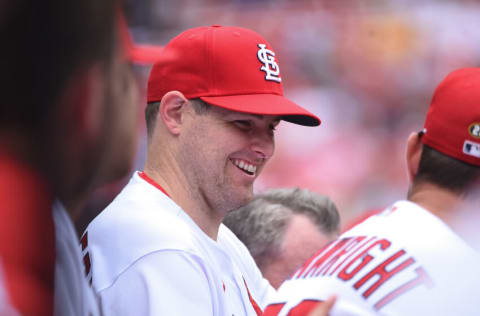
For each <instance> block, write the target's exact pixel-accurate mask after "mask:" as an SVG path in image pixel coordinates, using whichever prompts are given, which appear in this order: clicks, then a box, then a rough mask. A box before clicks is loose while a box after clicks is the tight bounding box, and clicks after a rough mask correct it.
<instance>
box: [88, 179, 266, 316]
mask: <svg viewBox="0 0 480 316" xmlns="http://www.w3.org/2000/svg"><path fill="white" fill-rule="evenodd" d="M82 242H83V244H84V246H86V245H87V244H88V247H86V249H85V256H86V257H88V260H85V262H87V265H88V264H89V263H88V262H89V261H90V262H91V278H92V283H93V287H94V289H95V291H96V292H97V293H98V295H99V296H100V299H101V303H102V304H101V306H102V307H101V308H102V312H103V314H104V315H105V316H109V315H112V316H113V315H119V316H121V315H188V316H191V315H198V316H202V315H204V316H212V315H213V316H227V315H228V316H231V315H235V316H242V315H260V314H261V310H263V308H264V306H265V303H266V301H267V299H268V297H269V296H270V295H271V294H272V291H273V292H274V290H273V288H272V287H271V286H270V285H269V283H268V281H266V280H265V279H264V278H263V277H262V275H261V273H260V271H259V269H258V268H257V266H256V265H255V262H254V260H253V258H252V257H251V255H250V253H249V252H248V250H247V249H246V247H245V246H244V245H243V244H242V243H241V242H240V241H239V240H238V239H237V238H236V237H235V235H234V234H233V233H232V232H231V231H230V230H229V229H228V228H227V227H226V226H224V225H221V226H220V229H219V233H218V238H217V240H216V241H214V240H212V239H211V238H209V237H208V236H207V235H206V234H205V233H204V232H203V231H202V230H201V229H200V228H199V227H198V226H197V225H196V224H195V222H194V221H193V220H192V219H191V218H190V217H189V216H188V215H187V214H186V213H185V212H184V211H183V210H182V209H181V208H180V207H179V206H178V205H177V204H175V202H174V201H173V200H171V199H170V198H169V197H168V196H167V195H165V194H164V193H163V192H162V191H161V190H160V189H159V188H157V187H155V186H154V185H152V183H149V182H147V181H146V180H145V179H144V178H142V177H141V176H140V174H139V173H137V172H136V173H135V174H134V175H133V177H132V179H131V180H130V182H129V183H128V185H127V186H126V187H125V188H124V189H123V190H122V192H121V193H120V194H119V195H118V196H117V197H116V198H115V200H114V201H113V202H112V203H111V204H110V205H109V206H108V207H107V208H106V209H105V210H104V211H103V212H102V213H100V215H98V216H97V217H96V218H95V219H94V220H93V222H92V223H90V225H89V226H88V227H87V230H86V232H85V234H84V236H83V238H82Z"/></svg>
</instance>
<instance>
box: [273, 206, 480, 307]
mask: <svg viewBox="0 0 480 316" xmlns="http://www.w3.org/2000/svg"><path fill="white" fill-rule="evenodd" d="M478 267H480V255H479V253H478V252H477V251H476V250H474V249H473V248H471V247H470V246H469V245H467V244H466V243H465V242H464V241H463V240H462V239H461V238H460V237H459V236H457V235H456V234H455V233H454V232H453V231H452V230H451V229H450V228H449V227H448V226H447V225H446V224H445V223H443V222H442V221H441V220H440V219H438V218H437V217H435V216H434V215H433V214H431V213H430V212H428V211H427V210H425V209H423V208H422V207H420V206H419V205H417V204H415V203H412V202H409V201H399V202H397V203H395V204H394V205H393V206H392V207H390V208H388V209H387V210H385V211H384V212H382V213H380V214H378V215H374V216H372V217H370V218H368V219H366V220H365V221H364V222H362V223H360V224H359V225H357V226H355V227H353V228H352V229H351V230H349V231H348V232H346V233H344V234H342V236H340V238H339V239H337V240H336V241H334V242H332V243H331V244H329V245H328V246H326V247H325V248H324V249H322V250H321V251H319V252H318V253H317V254H316V255H315V256H314V257H313V258H311V259H309V260H308V261H307V263H306V264H305V265H304V267H302V268H301V269H299V270H298V271H297V272H296V273H295V274H294V275H293V277H292V278H291V279H289V280H287V281H285V282H284V283H283V284H282V286H281V287H280V289H279V292H278V297H277V298H276V299H275V300H273V301H271V302H270V305H269V306H268V307H267V309H266V311H265V316H274V315H279V316H281V315H306V312H307V311H308V310H310V308H311V307H312V306H313V305H314V304H315V303H316V302H318V301H321V300H326V299H327V298H328V297H329V296H330V295H332V294H336V295H337V296H338V300H337V303H336V304H335V305H334V307H333V309H332V311H331V312H330V315H331V316H340V315H341V316H345V315H436V316H438V315H479V314H480V294H479V292H478V284H480V283H479V281H480V272H479V270H478Z"/></svg>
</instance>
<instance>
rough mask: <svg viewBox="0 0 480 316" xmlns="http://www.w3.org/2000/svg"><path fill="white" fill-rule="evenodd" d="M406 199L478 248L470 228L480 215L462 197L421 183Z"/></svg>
mask: <svg viewBox="0 0 480 316" xmlns="http://www.w3.org/2000/svg"><path fill="white" fill-rule="evenodd" d="M408 199H409V200H410V201H412V202H414V203H416V204H418V205H420V206H422V207H423V208H425V209H427V210H428V211H429V212H430V213H432V214H433V215H435V216H436V217H438V218H440V219H441V220H442V221H443V222H444V223H445V224H446V225H447V226H449V227H450V229H452V230H453V231H454V232H455V233H456V234H457V235H459V236H460V237H461V238H462V239H463V240H465V241H466V242H467V243H469V244H470V245H472V246H475V247H477V246H479V245H478V240H473V239H472V236H471V235H472V234H471V233H472V232H471V229H470V227H471V226H472V224H474V223H478V220H479V219H480V214H478V212H477V209H472V205H470V204H468V201H466V200H464V199H463V197H462V196H460V195H458V194H456V193H454V192H452V191H449V190H445V189H442V188H439V187H438V186H436V185H433V184H429V183H423V184H420V185H417V187H416V188H415V189H414V190H413V192H412V193H411V194H410V195H409V197H408ZM477 206H478V203H477ZM475 234H476V225H475ZM476 239H478V238H476Z"/></svg>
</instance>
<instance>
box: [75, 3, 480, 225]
mask: <svg viewBox="0 0 480 316" xmlns="http://www.w3.org/2000/svg"><path fill="white" fill-rule="evenodd" d="M125 11H126V15H127V20H128V24H129V27H130V31H131V32H132V35H133V37H134V40H135V41H136V42H137V43H142V44H155V45H165V44H166V43H167V42H168V41H169V40H170V39H171V38H172V37H174V36H175V35H176V34H178V33H180V32H182V31H184V30H185V29H187V28H190V27H195V26H202V25H212V24H220V25H235V26H242V27H247V28H250V29H253V30H255V31H257V32H258V33H260V34H262V35H263V36H264V37H265V38H266V39H267V40H268V41H269V42H270V43H271V45H272V46H273V48H274V49H275V52H276V54H277V56H278V57H279V61H280V67H281V73H282V80H283V82H284V87H285V95H286V96H287V97H288V98H290V99H291V100H293V101H295V102H297V103H298V104H300V105H302V106H304V107H306V108H307V109H309V110H310V111H311V112H313V113H314V114H316V115H317V116H318V117H320V119H321V120H322V125H321V127H320V128H312V129H307V130H306V129H305V128H304V127H301V126H296V125H294V124H289V123H285V122H284V123H282V124H280V125H279V126H278V128H277V131H276V153H275V156H274V157H273V159H272V160H271V161H270V164H269V165H267V168H266V169H265V170H264V171H263V174H262V175H261V176H260V178H259V179H258V181H257V183H256V191H257V192H262V191H264V190H265V189H267V188H276V187H295V186H298V187H302V188H308V189H310V190H311V191H315V192H319V193H322V194H326V195H328V196H330V197H331V198H332V200H333V201H334V202H335V203H336V204H337V206H338V209H339V212H340V214H341V218H342V224H343V225H347V224H348V223H349V221H350V220H352V219H353V218H355V217H358V216H361V214H362V213H364V212H366V211H370V210H375V209H380V208H384V207H386V206H388V203H390V202H391V201H395V200H398V199H402V198H404V197H405V192H406V187H407V176H406V172H405V166H404V150H405V148H404V146H405V141H406V138H407V136H408V135H409V133H410V132H412V131H419V130H420V129H422V127H423V117H424V115H425V112H426V109H427V107H428V105H429V102H430V97H431V95H432V94H433V89H434V87H435V86H436V85H437V84H438V83H439V82H440V81H441V80H442V79H443V78H444V77H445V75H446V74H447V73H449V72H450V71H452V70H453V69H456V68H460V67H471V66H479V65H480V45H479V43H480V32H478V30H479V29H480V19H479V16H480V1H476V0H470V1H467V0H457V1H446V0H444V1H442V0H416V1H415V0H336V1H335V0H295V1H294V0H290V1H287V0H230V1H227V0H130V1H127V6H126V10H125ZM194 53H195V52H192V54H194ZM137 70H138V71H137V74H138V78H139V84H140V85H141V91H142V92H143V93H145V91H146V82H147V78H148V73H149V70H150V69H149V68H148V67H139V68H138V69H137ZM141 98H142V100H141V101H140V104H141V106H139V109H138V113H139V118H138V119H139V122H141V123H140V128H139V130H138V153H137V158H136V163H135V166H134V169H135V170H141V169H142V168H143V164H144V160H145V147H146V136H145V135H146V134H145V133H146V131H145V123H144V119H143V111H144V105H145V95H143V96H141ZM127 179H128V178H126V179H124V180H123V181H120V182H118V183H114V184H110V185H108V186H106V187H103V188H101V189H100V190H98V191H97V192H96V194H95V195H94V197H93V198H92V200H91V201H90V203H89V205H88V212H87V214H86V215H85V217H84V218H83V219H81V220H80V221H79V222H78V223H77V225H78V227H80V228H83V227H84V225H85V224H86V223H87V222H88V221H89V220H90V219H91V218H92V217H93V216H95V215H96V214H97V213H98V212H100V211H101V210H102V209H103V208H104V207H105V206H106V205H107V204H108V203H109V202H110V201H111V200H112V199H113V197H114V196H115V195H116V194H117V193H118V191H119V190H120V189H121V188H122V187H123V185H124V184H125V182H126V181H127ZM82 230H83V229H80V231H82Z"/></svg>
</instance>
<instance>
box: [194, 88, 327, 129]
mask: <svg viewBox="0 0 480 316" xmlns="http://www.w3.org/2000/svg"><path fill="white" fill-rule="evenodd" d="M199 98H200V99H202V100H203V101H205V102H207V103H209V104H212V105H215V106H219V107H222V108H225V109H228V110H232V111H237V112H242V113H249V114H259V115H275V116H280V117H281V118H282V120H285V121H287V122H290V123H294V124H299V125H304V126H318V125H320V123H321V121H320V119H319V118H318V117H316V116H315V115H313V114H312V113H310V112H308V111H307V110H305V109H304V108H302V107H300V106H299V105H297V104H295V103H294V102H292V101H290V100H288V99H287V98H285V97H283V96H280V95H275V94H248V95H232V96H214V97H199Z"/></svg>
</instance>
